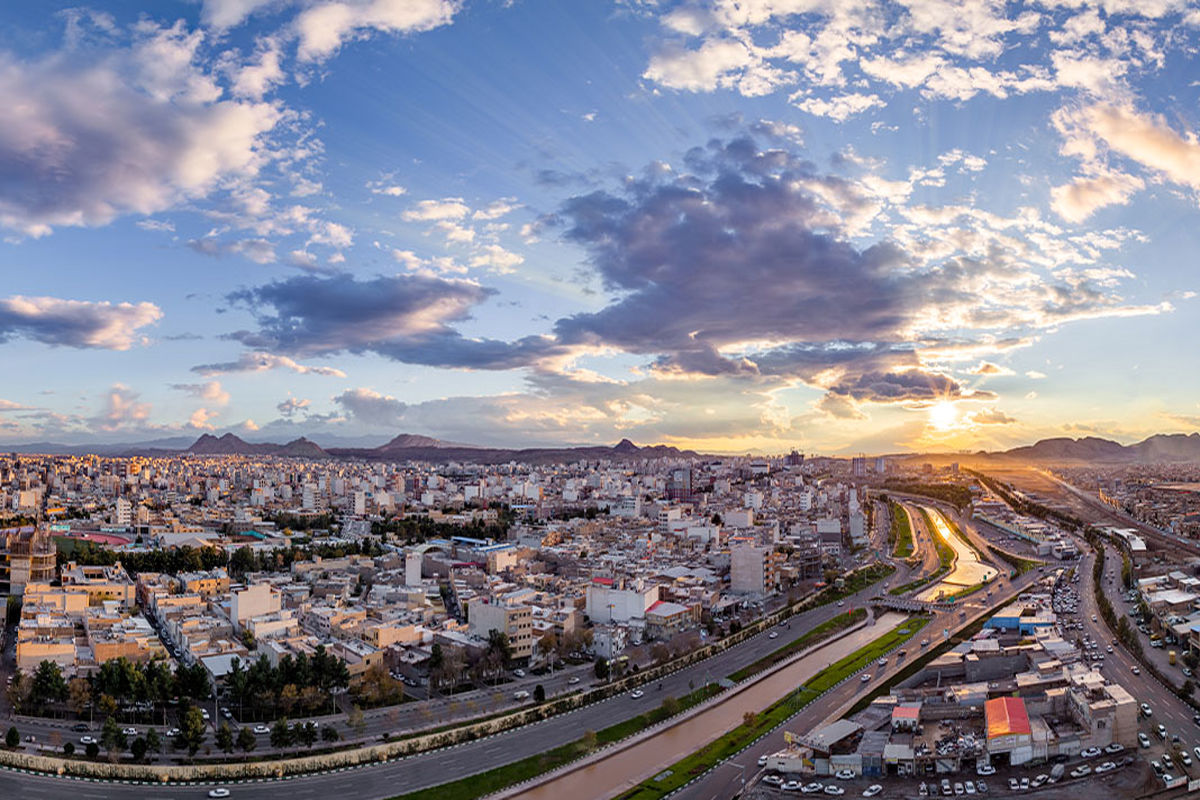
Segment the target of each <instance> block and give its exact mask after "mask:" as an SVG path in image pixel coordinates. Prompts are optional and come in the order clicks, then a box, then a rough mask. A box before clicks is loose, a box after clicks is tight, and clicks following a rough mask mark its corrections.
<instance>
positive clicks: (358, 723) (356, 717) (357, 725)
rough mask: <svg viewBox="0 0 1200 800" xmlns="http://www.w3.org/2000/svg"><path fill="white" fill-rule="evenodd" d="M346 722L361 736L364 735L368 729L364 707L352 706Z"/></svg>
mask: <svg viewBox="0 0 1200 800" xmlns="http://www.w3.org/2000/svg"><path fill="white" fill-rule="evenodd" d="M346 724H347V725H349V726H350V728H351V729H352V730H353V731H354V732H355V733H356V734H358V735H359V736H362V735H363V731H365V730H366V729H367V720H366V719H365V718H364V717H363V712H362V709H361V708H359V707H358V706H351V707H350V713H349V714H347V715H346Z"/></svg>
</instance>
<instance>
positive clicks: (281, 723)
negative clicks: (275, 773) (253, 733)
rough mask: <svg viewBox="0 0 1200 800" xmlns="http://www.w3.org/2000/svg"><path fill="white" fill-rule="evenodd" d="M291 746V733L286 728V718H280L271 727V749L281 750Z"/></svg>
mask: <svg viewBox="0 0 1200 800" xmlns="http://www.w3.org/2000/svg"><path fill="white" fill-rule="evenodd" d="M291 745H292V731H291V730H290V729H289V728H288V721H287V717H280V718H279V719H277V720H275V724H274V725H272V726H271V747H274V748H275V749H276V750H283V749H284V748H287V747H291Z"/></svg>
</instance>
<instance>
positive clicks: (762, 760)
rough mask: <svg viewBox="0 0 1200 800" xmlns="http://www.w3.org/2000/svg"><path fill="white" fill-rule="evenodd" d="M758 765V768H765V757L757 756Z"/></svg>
mask: <svg viewBox="0 0 1200 800" xmlns="http://www.w3.org/2000/svg"><path fill="white" fill-rule="evenodd" d="M758 765H759V766H760V767H765V766H766V765H767V757H766V756H759V757H758Z"/></svg>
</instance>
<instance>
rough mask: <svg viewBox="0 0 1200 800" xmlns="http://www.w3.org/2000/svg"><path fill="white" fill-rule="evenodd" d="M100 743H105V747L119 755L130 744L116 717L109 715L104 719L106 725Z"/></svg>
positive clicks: (111, 752) (110, 752) (101, 732)
mask: <svg viewBox="0 0 1200 800" xmlns="http://www.w3.org/2000/svg"><path fill="white" fill-rule="evenodd" d="M100 744H102V745H104V749H105V750H107V751H108V752H109V754H110V755H117V754H119V753H121V752H122V751H124V750H125V748H126V747H128V746H129V742H128V740H127V739H126V738H125V732H124V731H123V730H121V728H120V726H119V725H117V718H116V717H107V718H106V719H105V720H104V727H103V728H102V729H101V731H100Z"/></svg>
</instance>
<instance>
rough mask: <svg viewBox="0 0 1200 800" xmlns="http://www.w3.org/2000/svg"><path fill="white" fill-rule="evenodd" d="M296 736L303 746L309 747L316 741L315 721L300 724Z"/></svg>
mask: <svg viewBox="0 0 1200 800" xmlns="http://www.w3.org/2000/svg"><path fill="white" fill-rule="evenodd" d="M296 738H297V739H299V740H300V742H301V743H302V744H303V745H304V746H305V747H310V748H311V747H312V746H313V745H314V744H316V742H317V723H315V722H306V723H304V724H303V725H301V726H300V727H299V729H297V731H296Z"/></svg>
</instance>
